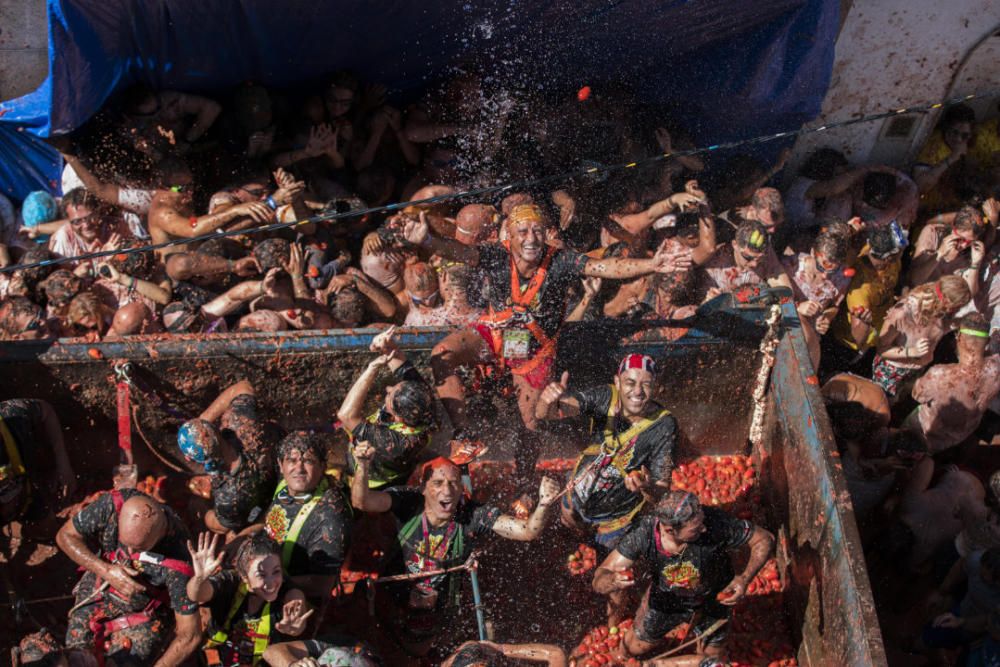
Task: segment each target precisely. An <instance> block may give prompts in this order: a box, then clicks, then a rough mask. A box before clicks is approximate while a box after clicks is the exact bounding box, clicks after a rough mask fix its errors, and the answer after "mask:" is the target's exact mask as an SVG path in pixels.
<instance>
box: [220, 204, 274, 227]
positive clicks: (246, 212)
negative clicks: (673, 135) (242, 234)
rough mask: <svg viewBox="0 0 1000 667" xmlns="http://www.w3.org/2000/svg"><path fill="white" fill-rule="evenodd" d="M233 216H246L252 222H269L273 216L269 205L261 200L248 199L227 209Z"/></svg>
mask: <svg viewBox="0 0 1000 667" xmlns="http://www.w3.org/2000/svg"><path fill="white" fill-rule="evenodd" d="M229 210H230V211H232V212H233V216H234V217H237V218H239V217H244V216H245V217H248V218H250V219H251V220H253V221H254V222H269V221H270V220H271V218H272V217H273V216H274V211H272V210H271V207H270V206H268V205H267V204H265V203H264V202H262V201H248V202H245V203H243V204H237V205H236V206H234V207H232V208H231V209H229Z"/></svg>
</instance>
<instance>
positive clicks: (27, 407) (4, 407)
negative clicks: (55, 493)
mask: <svg viewBox="0 0 1000 667" xmlns="http://www.w3.org/2000/svg"><path fill="white" fill-rule="evenodd" d="M0 418H3V423H4V424H5V425H6V426H7V429H8V430H9V431H10V434H11V436H12V437H13V438H14V442H15V443H16V446H17V453H18V456H20V457H21V463H22V464H23V465H24V469H25V471H26V474H27V475H28V477H31V473H32V471H34V470H36V469H37V468H38V466H39V465H40V464H41V463H42V462H44V461H45V460H46V459H49V460H50V461H51V457H48V456H43V457H41V459H40V458H39V451H38V439H39V436H40V435H41V434H40V433H39V431H40V430H41V428H42V407H41V403H40V402H39V401H33V400H31V399H28V398H14V399H11V400H9V401H3V402H0ZM8 463H10V460H9V457H8V456H7V447H6V446H5V445H4V442H3V440H0V465H7V464H8Z"/></svg>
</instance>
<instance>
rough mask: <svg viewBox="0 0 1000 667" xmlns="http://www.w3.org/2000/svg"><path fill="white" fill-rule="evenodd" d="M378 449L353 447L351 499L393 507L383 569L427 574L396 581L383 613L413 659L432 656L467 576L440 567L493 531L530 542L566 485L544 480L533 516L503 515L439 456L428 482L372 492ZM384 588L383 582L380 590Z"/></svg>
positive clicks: (363, 505) (376, 508)
mask: <svg viewBox="0 0 1000 667" xmlns="http://www.w3.org/2000/svg"><path fill="white" fill-rule="evenodd" d="M375 454H376V452H375V448H374V447H372V446H371V445H369V444H368V443H367V442H360V443H358V445H357V447H355V449H354V459H355V461H356V465H357V468H356V470H355V474H354V479H353V480H352V483H351V502H352V504H353V505H354V507H355V508H357V509H359V510H362V511H365V512H391V513H392V514H393V515H394V516H395V519H396V524H397V535H396V540H395V541H394V544H393V546H392V547H390V549H389V551H388V553H387V554H386V556H387V557H386V562H387V563H388V565H387V567H386V570H385V572H384V574H386V575H395V574H404V573H405V574H417V575H419V574H420V573H422V572H427V573H428V576H427V577H426V578H418V579H413V580H410V581H404V582H400V583H398V584H394V585H391V586H390V587H389V588H388V589H387V592H388V593H389V596H390V597H391V602H389V604H388V605H382V607H383V612H382V616H383V618H384V619H385V621H386V622H387V627H388V629H389V631H390V632H394V633H395V634H394V637H395V638H396V639H397V640H398V641H399V642H400V644H401V645H402V646H403V647H404V648H405V649H406V651H407V652H408V653H410V654H411V655H414V656H420V655H426V654H427V652H428V651H429V650H430V648H431V646H432V644H433V642H434V640H435V638H436V637H437V635H438V633H439V632H440V631H441V630H442V629H443V628H446V627H448V625H449V621H450V619H451V618H452V616H453V614H454V612H455V611H456V610H457V599H456V598H457V595H458V592H459V586H460V584H461V577H462V576H463V573H461V572H452V573H448V574H445V573H440V572H439V573H437V574H430V573H431V571H433V570H440V569H443V568H448V567H453V566H456V565H461V564H462V563H464V562H465V561H466V559H467V558H469V555H470V554H471V553H472V550H473V548H474V547H476V546H479V545H480V543H481V542H483V540H484V538H485V537H486V536H487V535H488V534H489V533H490V532H491V531H492V532H494V533H496V534H497V535H499V536H501V537H505V538H507V539H509V540H517V541H521V542H530V541H531V540H534V539H535V538H537V537H538V536H539V535H540V534H541V532H542V528H543V527H544V525H545V514H546V512H547V511H548V508H549V507H550V506H551V505H552V503H553V501H554V500H555V497H556V494H557V493H558V492H559V486H558V485H557V484H556V483H555V481H553V480H552V479H550V478H548V477H543V478H542V482H541V486H540V487H539V489H538V496H539V497H538V506H537V507H536V508H535V510H534V512H533V513H532V514H531V515H530V516H529V517H528V518H526V519H518V518H515V517H512V516H508V515H505V514H501V512H500V510H499V509H498V508H497V507H494V506H491V505H480V504H479V503H477V502H474V501H472V500H469V499H468V498H466V497H465V495H464V493H463V490H462V479H461V471H460V470H459V467H458V466H457V465H455V464H454V463H453V462H452V461H450V460H449V459H446V458H442V457H438V458H436V459H433V460H432V461H428V462H427V463H425V464H424V466H423V469H422V471H421V475H420V479H421V487H420V488H419V489H417V488H411V487H391V488H389V489H387V490H385V491H376V490H374V489H371V488H370V487H369V484H368V471H369V468H370V466H371V465H372V460H373V459H374V457H375ZM380 590H382V587H380Z"/></svg>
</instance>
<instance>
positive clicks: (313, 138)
mask: <svg viewBox="0 0 1000 667" xmlns="http://www.w3.org/2000/svg"><path fill="white" fill-rule="evenodd" d="M336 144H337V135H336V133H335V132H334V131H333V128H331V127H330V125H329V123H323V124H322V125H313V126H312V127H311V128H310V129H309V139H308V140H307V141H306V147H305V148H304V149H303V150H304V151H305V153H306V154H307V155H309V156H310V157H316V156H317V155H322V154H323V153H325V152H326V151H327V150H329V149H330V148H331V146H332V147H334V148H335V147H336Z"/></svg>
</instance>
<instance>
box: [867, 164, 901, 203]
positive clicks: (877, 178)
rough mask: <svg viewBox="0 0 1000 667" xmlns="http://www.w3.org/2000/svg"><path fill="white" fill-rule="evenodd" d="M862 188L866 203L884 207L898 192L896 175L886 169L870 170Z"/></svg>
mask: <svg viewBox="0 0 1000 667" xmlns="http://www.w3.org/2000/svg"><path fill="white" fill-rule="evenodd" d="M861 189H862V194H861V199H862V200H863V201H864V202H865V203H866V204H868V205H869V206H874V207H875V208H877V209H883V208H885V207H886V206H888V205H889V200H890V199H892V196H893V195H894V194H896V177H895V176H893V175H892V174H887V173H885V172H884V171H873V172H870V173H868V174H867V175H866V176H865V180H864V181H863V182H862V185H861Z"/></svg>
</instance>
